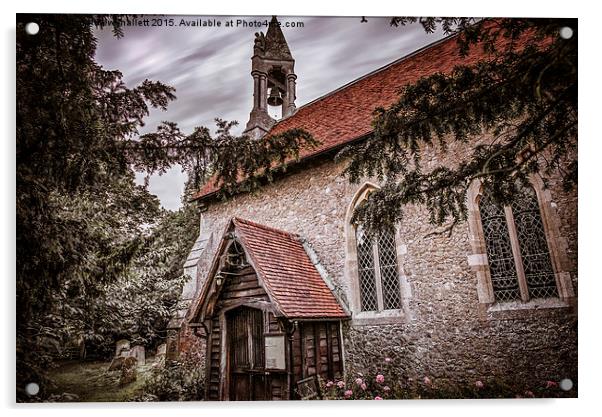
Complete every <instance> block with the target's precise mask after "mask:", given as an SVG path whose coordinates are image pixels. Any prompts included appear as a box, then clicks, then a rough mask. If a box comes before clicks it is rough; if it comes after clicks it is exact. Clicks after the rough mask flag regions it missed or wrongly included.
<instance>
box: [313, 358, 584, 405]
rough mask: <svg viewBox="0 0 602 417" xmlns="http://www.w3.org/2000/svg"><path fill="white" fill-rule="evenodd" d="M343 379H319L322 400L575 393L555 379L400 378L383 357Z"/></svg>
mask: <svg viewBox="0 0 602 417" xmlns="http://www.w3.org/2000/svg"><path fill="white" fill-rule="evenodd" d="M347 374H348V375H347V379H346V380H343V379H340V380H328V381H325V380H323V379H319V381H320V388H321V392H322V397H323V398H324V399H326V400H387V399H418V398H550V397H574V396H576V391H573V392H565V391H562V389H561V388H560V384H559V382H557V381H555V380H548V381H542V382H541V385H539V386H536V387H526V386H519V385H512V384H508V383H504V382H503V381H501V380H500V379H498V378H495V377H480V378H475V379H474V380H473V381H463V382H457V381H451V380H447V379H442V378H435V377H433V376H432V375H414V376H408V375H402V374H400V369H399V367H396V366H395V363H394V360H392V359H391V358H389V357H387V358H384V360H383V361H382V364H381V366H379V367H378V368H377V372H375V373H372V374H371V375H370V374H364V373H363V372H357V371H354V370H348V372H347Z"/></svg>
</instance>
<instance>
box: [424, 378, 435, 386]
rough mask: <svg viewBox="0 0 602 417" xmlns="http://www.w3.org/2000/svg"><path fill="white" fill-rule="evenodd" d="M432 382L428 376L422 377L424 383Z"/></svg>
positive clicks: (429, 383)
mask: <svg viewBox="0 0 602 417" xmlns="http://www.w3.org/2000/svg"><path fill="white" fill-rule="evenodd" d="M432 383H433V382H432V381H431V379H430V378H429V377H428V376H425V377H424V385H429V386H430V385H431V384H432Z"/></svg>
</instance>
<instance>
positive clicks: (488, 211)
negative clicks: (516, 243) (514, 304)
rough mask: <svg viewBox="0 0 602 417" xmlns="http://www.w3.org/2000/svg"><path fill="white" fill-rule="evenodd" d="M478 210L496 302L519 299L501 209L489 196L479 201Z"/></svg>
mask: <svg viewBox="0 0 602 417" xmlns="http://www.w3.org/2000/svg"><path fill="white" fill-rule="evenodd" d="M479 209H480V212H481V223H482V225H483V234H484V236H485V247H486V248H487V260H488V262H489V271H490V273H491V283H492V285H493V294H494V296H495V299H496V300H497V301H502V302H503V301H512V300H519V299H520V289H519V286H518V275H517V273H516V265H515V263H514V255H513V254H512V245H511V243H510V233H509V231H508V224H507V223H506V215H505V213H504V209H503V207H501V206H500V205H498V204H496V203H495V202H494V201H493V200H492V199H491V197H490V196H488V195H484V196H483V198H482V199H481V202H480V204H479Z"/></svg>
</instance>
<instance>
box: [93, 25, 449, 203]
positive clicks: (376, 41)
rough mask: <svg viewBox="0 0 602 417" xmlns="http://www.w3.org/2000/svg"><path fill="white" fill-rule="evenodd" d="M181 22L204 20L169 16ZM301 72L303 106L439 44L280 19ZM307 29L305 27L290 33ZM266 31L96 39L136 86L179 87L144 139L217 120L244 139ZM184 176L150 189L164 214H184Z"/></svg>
mask: <svg viewBox="0 0 602 417" xmlns="http://www.w3.org/2000/svg"><path fill="white" fill-rule="evenodd" d="M168 18H174V19H175V22H176V24H177V23H179V21H180V19H182V18H184V19H187V20H189V19H195V18H198V17H190V16H188V17H183V16H168ZM202 18H203V19H214V18H215V19H218V20H220V21H222V22H225V21H227V20H231V19H232V20H234V21H235V22H236V20H237V19H243V20H245V21H265V20H269V18H270V17H269V16H263V17H240V16H217V17H212V16H203V17H202ZM279 20H280V21H281V23H282V24H283V32H284V35H285V36H286V38H287V41H288V44H289V47H290V49H291V53H292V54H293V57H294V58H295V72H296V73H297V76H298V79H297V106H301V105H303V104H305V103H308V102H310V101H312V100H314V99H316V98H318V97H320V96H322V95H324V94H327V93H328V92H330V91H332V90H334V89H336V88H338V87H340V86H342V85H344V84H346V83H348V82H350V81H352V80H354V79H356V78H358V77H361V76H362V75H365V74H366V73H369V72H371V71H373V70H375V69H377V68H379V67H381V66H383V65H386V64H388V63H389V62H391V61H394V60H396V59H398V58H400V57H402V56H404V55H407V54H408V53H411V52H412V51H414V50H416V49H418V48H420V47H422V46H424V45H426V44H428V43H431V42H434V41H436V40H437V39H439V38H440V37H441V34H440V33H437V34H430V35H429V34H426V33H425V32H424V30H423V29H422V28H421V27H420V26H418V25H411V26H407V27H400V28H395V27H391V26H390V25H389V19H388V18H384V17H368V22H367V23H361V22H360V18H359V17H357V18H346V17H345V18H344V17H279ZM286 22H289V23H297V22H302V23H303V27H294V28H293V27H284V25H285V24H286ZM259 31H264V32H265V27H261V28H257V27H238V28H236V27H235V28H225V27H221V28H217V27H213V28H207V27H205V28H202V27H170V28H165V27H162V28H161V27H129V28H125V36H124V37H123V38H121V39H117V38H115V37H114V36H113V35H112V33H111V31H110V30H102V31H98V32H97V36H98V40H99V42H98V49H97V54H96V59H97V61H98V62H99V63H100V64H101V65H103V66H104V67H105V68H108V69H119V70H121V72H122V73H123V75H124V79H125V82H126V83H127V84H128V85H129V86H134V85H136V84H138V83H140V82H142V81H143V80H145V79H147V78H148V79H151V80H158V81H162V82H164V83H166V84H169V85H171V86H173V87H175V88H176V96H177V100H176V101H174V102H173V103H171V104H170V106H169V109H168V110H167V111H166V112H163V111H158V110H153V111H152V112H151V114H150V116H149V117H148V119H147V123H146V126H145V127H144V130H143V132H147V131H152V130H154V128H155V127H156V126H157V124H159V123H160V122H161V121H163V120H170V121H174V122H177V123H178V125H179V126H180V127H181V128H182V130H183V131H185V132H191V131H192V130H193V128H194V127H195V126H201V125H203V126H207V127H209V128H211V129H212V130H213V128H214V127H215V123H214V119H215V118H216V117H219V118H222V119H226V120H237V121H239V126H238V127H237V130H236V131H235V133H241V132H242V130H243V129H244V125H245V124H246V122H247V119H248V116H249V111H250V110H251V105H252V94H253V92H252V78H251V76H250V71H251V60H250V58H251V55H252V51H253V39H254V33H255V32H259ZM184 181H185V175H184V174H183V173H182V172H181V170H180V168H179V167H175V168H173V169H172V170H170V171H169V172H168V173H166V174H164V175H163V176H161V177H158V176H156V177H153V178H151V182H150V184H151V185H150V189H151V191H152V192H153V193H155V194H157V195H158V196H159V198H160V200H161V203H162V204H163V206H164V207H166V208H168V209H177V208H178V207H179V206H180V204H181V203H180V195H181V193H182V190H183V184H184Z"/></svg>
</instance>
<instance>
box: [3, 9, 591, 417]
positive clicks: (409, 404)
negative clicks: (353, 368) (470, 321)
mask: <svg viewBox="0 0 602 417" xmlns="http://www.w3.org/2000/svg"><path fill="white" fill-rule="evenodd" d="M595 4H596V2H575V1H568V0H565V1H558V0H548V1H545V2H526V1H524V0H504V1H500V2H485V1H480V2H475V3H474V4H471V3H470V2H468V1H464V0H456V1H449V0H447V1H446V0H429V1H428V2H397V1H396V2H387V3H385V2H381V3H378V2H376V1H371V2H356V3H352V2H349V1H345V2H343V1H338V2H325V1H323V0H304V1H296V2H283V1H281V0H280V1H277V0H268V1H262V2H261V3H259V2H248V1H247V2H243V1H227V0H220V1H216V2H200V1H199V2H190V1H175V0H170V1H168V2H166V1H163V2H150V1H148V0H147V1H140V0H128V1H123V0H104V1H103V2H97V3H92V2H83V1H81V0H77V1H63V2H60V3H58V2H48V1H42V0H39V1H19V2H14V1H6V2H2V13H0V19H1V21H2V35H3V36H2V46H3V48H2V51H3V53H2V55H3V56H2V58H3V59H2V64H0V71H1V76H0V79H1V80H2V88H1V89H0V91H2V92H3V94H2V100H0V110H1V111H0V114H1V115H2V123H1V126H2V130H3V133H4V134H3V135H2V140H1V143H2V147H3V148H2V151H3V152H2V156H3V158H4V161H3V162H4V163H3V164H2V167H3V168H2V174H1V179H2V190H3V192H4V196H3V197H4V198H3V204H2V216H1V217H0V218H1V219H2V229H1V230H2V231H3V239H2V245H3V246H2V250H1V251H0V253H1V254H2V265H3V266H4V268H5V272H6V273H5V274H3V280H2V282H3V285H4V288H3V290H4V291H3V292H2V293H3V296H4V297H5V298H4V303H3V310H4V313H5V314H3V317H4V323H3V324H4V326H3V329H5V333H4V335H3V343H1V344H0V345H1V348H2V353H1V357H2V359H3V361H2V365H3V366H2V370H3V372H2V374H3V378H2V382H1V385H2V386H1V390H0V392H1V394H2V405H3V407H4V408H5V410H4V411H5V413H6V414H5V415H38V414H42V413H43V414H44V415H49V416H65V417H67V416H81V414H82V410H85V411H84V412H85V414H86V415H87V416H105V415H106V413H107V408H108V409H110V412H111V413H112V414H115V415H132V413H136V412H138V413H140V412H142V413H144V414H145V415H146V416H149V417H150V416H162V417H164V416H166V415H170V414H173V413H172V411H176V412H177V415H178V416H189V415H190V416H195V417H198V416H199V415H214V414H217V413H219V414H220V415H240V414H241V412H244V413H245V414H246V415H252V416H254V415H261V416H263V415H265V414H266V413H274V414H275V413H278V414H279V415H282V414H286V415H287V417H289V416H291V417H292V416H297V415H298V416H301V415H303V416H306V415H308V414H313V413H315V412H316V411H318V410H319V411H320V412H324V413H329V414H334V413H336V414H344V415H345V416H346V417H347V416H353V415H362V416H365V415H366V413H367V412H370V411H372V410H374V411H377V412H379V413H381V414H387V415H389V414H393V413H395V414H397V413H399V412H402V413H406V414H412V415H413V414H420V415H424V414H425V413H426V414H427V415H428V414H430V413H433V414H434V413H437V414H439V415H443V414H445V415H449V414H451V415H462V416H470V415H479V416H482V415H483V413H487V415H488V416H498V415H500V416H501V415H503V416H507V415H508V413H509V412H510V413H516V412H529V413H530V414H545V415H548V416H553V415H567V414H570V415H577V413H579V411H581V412H584V411H586V410H588V409H589V408H590V407H592V408H593V407H595V406H598V404H597V401H596V400H597V398H598V397H599V394H598V391H599V380H600V376H601V375H602V374H601V373H600V360H599V353H598V352H597V351H599V348H598V347H597V346H599V344H598V343H597V338H596V336H598V331H597V329H599V318H598V317H599V314H596V313H597V311H596V310H594V306H595V303H596V300H595V299H594V297H595V296H596V295H597V294H600V293H601V292H602V288H600V282H601V279H600V273H599V271H598V269H597V268H595V266H597V264H598V263H595V262H594V261H595V259H596V254H595V253H594V250H595V249H596V248H597V247H598V246H599V242H598V236H601V235H602V233H601V232H602V230H601V228H600V222H599V220H598V219H600V217H601V216H600V214H599V210H600V204H597V203H598V201H599V196H600V185H599V181H598V178H599V177H600V173H599V169H597V168H598V166H599V164H600V162H599V158H600V156H601V155H602V138H601V137H600V136H601V135H600V132H599V129H595V127H597V126H598V123H599V120H600V114H599V113H600V105H599V102H600V97H602V94H601V93H602V92H601V91H600V78H599V72H600V69H601V68H602V65H600V54H599V51H600V42H599V41H600V30H601V28H600V22H599V21H600V8H599V7H598V8H597V7H596V6H595ZM17 11H18V12H69V13H76V12H80V13H98V12H112V13H124V12H130V13H132V12H137V13H140V12H144V13H178V14H247V15H248V14H251V15H253V14H256V15H265V14H272V13H278V14H280V15H336V16H341V15H347V16H349V15H367V16H370V15H372V16H391V15H437V16H454V15H455V16H461V15H469V16H533V17H534V16H541V17H543V16H546V17H564V16H571V17H579V26H580V28H579V29H580V30H579V36H580V56H579V68H580V74H579V83H580V89H579V108H580V113H581V114H580V122H579V145H580V152H579V165H580V177H581V183H580V190H579V191H580V193H579V194H580V198H579V200H580V201H579V220H580V221H579V225H580V227H579V247H580V256H579V273H580V276H581V280H580V288H579V301H580V312H579V313H580V314H579V315H580V323H579V333H580V334H579V337H580V342H581V343H580V348H579V359H580V361H579V362H580V366H579V396H580V399H579V400H562V401H559V400H503V401H459V400H446V401H442V400H439V401H424V400H423V401H405V402H386V401H383V402H379V403H378V404H376V403H367V402H353V403H350V402H329V403H316V402H312V403H303V404H300V403H296V402H289V403H282V404H274V405H272V404H270V405H266V404H233V403H230V404H210V403H202V404H190V403H188V404H180V403H178V404H115V405H106V404H86V405H64V404H56V405H54V404H45V405H38V406H36V405H25V406H21V405H20V406H15V405H14V392H15V391H14V352H15V350H14V336H15V334H14V315H15V299H14V294H15V283H14V274H15V269H14V268H15V266H14V265H15V247H14V242H15V240H14V239H15V224H14V218H15V217H14V216H15V212H14V207H15V179H14V172H15V159H14V152H15V145H14V139H13V138H14V137H15V66H14V60H15V33H14V30H15V29H14V28H15V16H14V13H16V12H17ZM596 122H598V123H596ZM598 311H599V310H598ZM377 408H378V410H377ZM598 408H599V406H598ZM519 410H520V411H519Z"/></svg>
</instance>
